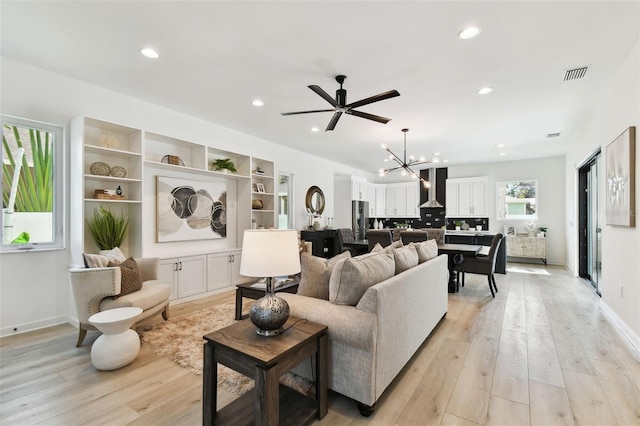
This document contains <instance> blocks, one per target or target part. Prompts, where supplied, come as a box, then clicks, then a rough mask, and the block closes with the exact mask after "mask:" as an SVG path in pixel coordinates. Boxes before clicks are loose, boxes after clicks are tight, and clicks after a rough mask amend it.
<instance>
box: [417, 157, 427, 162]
mask: <svg viewBox="0 0 640 426" xmlns="http://www.w3.org/2000/svg"><path fill="white" fill-rule="evenodd" d="M425 160H426V158H424V157H419V158H418V161H420V162H424V161H425Z"/></svg>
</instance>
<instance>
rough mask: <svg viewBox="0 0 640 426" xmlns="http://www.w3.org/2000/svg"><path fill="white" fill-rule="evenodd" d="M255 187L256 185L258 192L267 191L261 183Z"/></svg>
mask: <svg viewBox="0 0 640 426" xmlns="http://www.w3.org/2000/svg"><path fill="white" fill-rule="evenodd" d="M255 185H256V192H266V191H265V190H264V185H263V184H261V183H256V184H255Z"/></svg>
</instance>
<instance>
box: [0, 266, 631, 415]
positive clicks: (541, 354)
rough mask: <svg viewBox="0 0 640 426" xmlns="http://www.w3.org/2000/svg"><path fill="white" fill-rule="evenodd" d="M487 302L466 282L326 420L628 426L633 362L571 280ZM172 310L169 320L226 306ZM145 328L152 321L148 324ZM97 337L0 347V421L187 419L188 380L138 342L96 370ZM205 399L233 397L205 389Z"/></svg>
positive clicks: (554, 277)
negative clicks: (380, 385) (400, 363)
mask: <svg viewBox="0 0 640 426" xmlns="http://www.w3.org/2000/svg"><path fill="white" fill-rule="evenodd" d="M496 280H497V284H498V289H499V290H500V291H499V293H498V294H497V297H496V298H495V299H493V298H492V297H491V294H490V292H489V288H488V285H487V283H486V278H485V277H483V276H473V275H468V276H467V286H466V287H465V288H463V289H462V291H461V292H460V293H458V294H455V295H449V311H448V314H447V317H446V319H445V320H444V321H443V322H442V323H441V324H440V326H439V327H438V328H437V329H436V331H435V332H434V333H433V335H432V336H431V337H430V338H429V339H428V340H427V342H426V343H425V344H424V345H423V347H422V348H421V349H420V350H419V351H418V353H417V354H416V355H415V357H414V358H413V359H412V361H411V362H410V363H409V364H408V365H407V367H406V368H405V370H404V371H403V372H402V373H401V374H400V375H399V376H398V377H397V379H396V380H395V381H394V382H393V383H392V385H391V386H390V387H389V389H387V391H386V392H385V394H384V395H383V397H382V398H381V399H380V400H379V401H378V404H377V406H376V411H375V413H374V415H373V416H372V417H369V418H364V417H361V416H360V414H359V413H358V411H357V409H356V406H355V403H354V402H353V401H351V400H349V399H347V398H345V397H342V396H340V395H337V394H335V393H332V392H330V399H329V413H328V414H327V416H326V417H325V418H324V419H323V420H322V421H320V422H317V423H319V424H323V425H324V424H326V425H364V424H369V425H385V426H386V425H397V426H413V425H467V426H468V425H544V426H547V425H554V424H576V425H621V426H622V425H624V426H626V425H640V390H639V389H640V355H639V354H638V352H637V351H636V350H635V349H634V348H632V347H631V346H630V345H629V343H628V341H627V340H626V339H625V338H624V337H622V336H620V335H619V333H618V331H617V329H616V328H615V327H614V326H612V324H611V323H610V321H609V319H608V318H607V316H606V315H605V314H604V313H603V312H602V310H601V309H600V307H599V299H598V297H597V296H595V295H594V293H593V292H592V291H591V290H590V289H589V288H588V286H587V285H586V284H584V283H583V282H582V281H580V280H577V279H574V278H572V277H571V276H570V275H569V274H568V273H567V272H566V271H565V270H564V269H562V268H559V267H554V266H546V267H545V266H542V265H540V266H537V265H527V264H511V263H510V264H509V273H508V274H507V275H506V276H505V275H497V277H496ZM233 298H234V294H233V293H232V292H227V293H224V294H221V295H218V296H212V297H208V298H205V299H201V300H198V301H196V302H190V303H187V304H182V305H178V306H174V307H172V310H171V315H172V316H173V317H176V316H179V315H182V314H184V313H187V312H190V311H194V310H198V309H201V308H202V307H203V306H208V305H211V304H217V303H222V302H225V301H228V300H232V299H233ZM156 321H157V320H156ZM97 335H98V334H97V332H89V334H88V338H87V341H86V342H85V345H84V346H83V347H81V348H76V347H75V341H76V337H77V331H76V330H75V329H74V328H73V327H71V326H69V325H62V326H56V327H51V328H48V329H45V330H40V331H37V332H32V333H26V334H23V335H17V336H11V337H8V338H3V339H1V340H0V357H1V358H0V424H3V425H14V424H29V425H31V424H34V425H35V424H42V425H80V424H91V425H101V424H108V425H126V424H139V425H199V424H201V409H202V408H201V397H202V378H201V376H196V375H194V374H192V373H190V372H188V371H187V370H186V369H183V368H181V367H179V366H178V365H176V364H173V363H172V362H170V361H168V360H167V359H166V358H163V357H161V356H157V355H155V354H153V353H151V352H150V351H149V350H148V349H146V348H145V347H142V349H141V351H140V355H139V356H138V358H137V359H136V360H135V361H134V362H133V363H132V364H131V365H129V366H127V367H125V368H122V369H120V370H116V371H111V372H101V371H97V370H95V369H94V368H93V366H92V365H91V361H90V359H89V353H90V344H91V342H92V341H93V340H95V338H96V337H97ZM218 392H219V399H218V401H219V404H221V405H226V404H228V403H229V402H230V401H232V400H233V399H235V398H236V397H237V396H236V395H234V394H230V393H226V392H224V391H222V390H219V391H218Z"/></svg>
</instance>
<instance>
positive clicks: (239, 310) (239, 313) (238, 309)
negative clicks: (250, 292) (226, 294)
mask: <svg viewBox="0 0 640 426" xmlns="http://www.w3.org/2000/svg"><path fill="white" fill-rule="evenodd" d="M241 319H242V290H241V289H239V288H236V321H239V320H241Z"/></svg>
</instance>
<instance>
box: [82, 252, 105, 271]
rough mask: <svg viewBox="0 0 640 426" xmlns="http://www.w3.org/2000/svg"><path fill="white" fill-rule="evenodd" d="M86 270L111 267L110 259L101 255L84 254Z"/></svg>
mask: <svg viewBox="0 0 640 426" xmlns="http://www.w3.org/2000/svg"><path fill="white" fill-rule="evenodd" d="M82 257H84V266H85V268H106V267H107V266H109V259H107V257H106V256H102V255H100V254H91V253H82Z"/></svg>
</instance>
